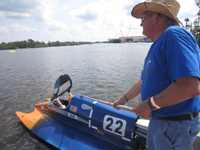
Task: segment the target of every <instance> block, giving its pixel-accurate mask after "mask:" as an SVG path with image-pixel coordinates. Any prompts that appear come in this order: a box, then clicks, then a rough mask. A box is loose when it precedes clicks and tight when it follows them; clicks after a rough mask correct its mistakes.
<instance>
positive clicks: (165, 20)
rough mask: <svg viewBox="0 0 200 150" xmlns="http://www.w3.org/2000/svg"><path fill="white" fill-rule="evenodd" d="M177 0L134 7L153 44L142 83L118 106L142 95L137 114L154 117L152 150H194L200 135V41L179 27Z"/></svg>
mask: <svg viewBox="0 0 200 150" xmlns="http://www.w3.org/2000/svg"><path fill="white" fill-rule="evenodd" d="M179 8H180V5H179V3H178V2H177V1H176V0H152V1H150V2H143V3H139V4H137V5H136V6H134V7H133V10H132V13H131V14H132V16H133V17H136V18H141V19H142V22H141V26H142V27H143V34H144V35H146V36H147V37H148V38H149V39H151V40H152V42H153V44H152V46H151V48H150V50H149V52H148V54H147V56H146V58H145V62H144V67H143V70H142V74H141V79H140V80H139V81H137V82H136V83H135V84H134V85H133V86H132V88H131V89H130V90H129V91H128V92H127V93H126V94H124V96H122V97H121V98H120V99H118V100H116V101H115V102H114V107H115V108H117V107H116V105H124V104H125V103H126V102H128V101H129V100H130V99H132V98H134V97H136V96H137V95H138V94H140V93H141V99H142V101H143V102H142V103H141V104H140V105H139V106H138V107H137V108H136V114H138V115H140V116H141V117H143V118H151V119H150V123H149V127H148V134H147V148H148V150H192V149H193V146H192V144H193V142H194V140H195V138H196V135H197V134H198V132H199V131H200V116H199V113H198V112H199V111H200V96H199V95H200V86H199V78H200V58H199V47H198V44H197V42H196V39H195V38H194V37H193V36H192V34H190V33H189V32H188V31H187V30H185V29H184V28H182V27H179V23H180V21H179V20H178V19H177V14H178V11H179Z"/></svg>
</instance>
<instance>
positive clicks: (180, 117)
mask: <svg viewBox="0 0 200 150" xmlns="http://www.w3.org/2000/svg"><path fill="white" fill-rule="evenodd" d="M198 114H199V113H198V112H196V113H192V115H193V118H195V117H196V116H198ZM158 119H161V120H170V121H185V120H192V118H191V116H190V114H181V115H178V116H171V117H164V118H158Z"/></svg>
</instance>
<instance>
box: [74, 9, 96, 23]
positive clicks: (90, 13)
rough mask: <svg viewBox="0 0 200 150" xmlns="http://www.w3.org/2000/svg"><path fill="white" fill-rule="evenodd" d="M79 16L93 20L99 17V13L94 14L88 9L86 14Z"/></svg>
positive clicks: (85, 19)
mask: <svg viewBox="0 0 200 150" xmlns="http://www.w3.org/2000/svg"><path fill="white" fill-rule="evenodd" d="M77 17H78V18H81V19H83V20H84V21H91V20H95V19H96V18H97V17H98V15H95V14H92V12H89V11H88V12H85V13H84V14H78V15H77Z"/></svg>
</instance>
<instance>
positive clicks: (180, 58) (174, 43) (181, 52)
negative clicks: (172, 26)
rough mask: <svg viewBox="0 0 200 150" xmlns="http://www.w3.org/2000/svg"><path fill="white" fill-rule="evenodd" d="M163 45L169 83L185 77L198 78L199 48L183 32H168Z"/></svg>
mask: <svg viewBox="0 0 200 150" xmlns="http://www.w3.org/2000/svg"><path fill="white" fill-rule="evenodd" d="M166 37H167V38H166V39H165V40H167V41H166V42H165V43H166V45H165V47H166V48H165V54H166V64H167V68H168V73H169V76H170V78H171V81H172V82H174V80H175V79H177V78H180V77H186V76H196V77H198V78H200V66H199V64H200V62H199V47H198V44H197V42H196V40H195V39H194V38H193V36H191V35H190V34H189V33H187V32H186V31H184V30H169V31H168V32H167V36H166Z"/></svg>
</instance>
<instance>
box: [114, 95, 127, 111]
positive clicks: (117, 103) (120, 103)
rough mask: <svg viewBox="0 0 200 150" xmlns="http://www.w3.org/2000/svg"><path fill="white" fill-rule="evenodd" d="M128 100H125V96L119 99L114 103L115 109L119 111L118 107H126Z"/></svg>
mask: <svg viewBox="0 0 200 150" xmlns="http://www.w3.org/2000/svg"><path fill="white" fill-rule="evenodd" d="M126 102H127V101H126V99H125V97H124V96H123V97H121V98H120V99H118V100H116V101H115V102H114V103H113V107H114V108H115V109H119V108H118V107H117V105H124V104H126Z"/></svg>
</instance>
